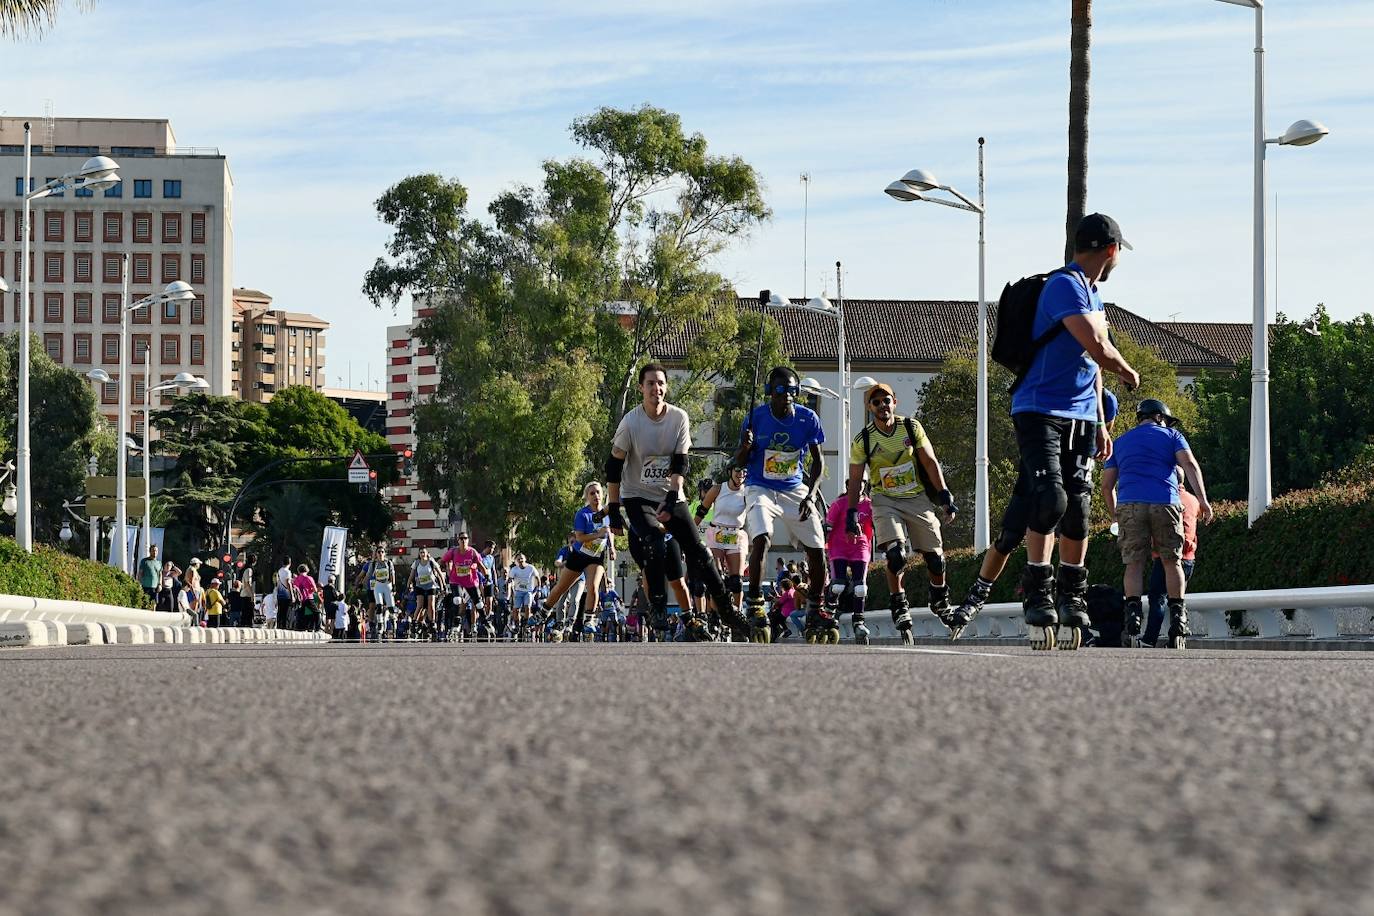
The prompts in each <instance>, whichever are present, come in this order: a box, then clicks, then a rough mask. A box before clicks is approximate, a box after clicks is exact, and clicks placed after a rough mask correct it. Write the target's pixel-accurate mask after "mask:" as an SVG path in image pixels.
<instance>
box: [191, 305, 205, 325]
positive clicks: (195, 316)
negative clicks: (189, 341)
mask: <svg viewBox="0 0 1374 916" xmlns="http://www.w3.org/2000/svg"><path fill="white" fill-rule="evenodd" d="M191 324H205V300H204V299H192V300H191Z"/></svg>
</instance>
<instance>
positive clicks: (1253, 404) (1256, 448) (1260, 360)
mask: <svg viewBox="0 0 1374 916" xmlns="http://www.w3.org/2000/svg"><path fill="white" fill-rule="evenodd" d="M1220 2H1222V3H1230V4H1231V5H1233V6H1247V7H1250V8H1251V9H1253V10H1254V11H1255V150H1254V153H1255V175H1254V179H1255V225H1254V241H1255V244H1254V255H1253V256H1254V276H1253V280H1252V295H1253V298H1254V327H1253V329H1252V336H1251V340H1250V491H1249V515H1250V525H1251V526H1252V527H1253V526H1254V524H1255V522H1256V521H1258V520H1259V517H1260V516H1261V515H1263V514H1264V511H1265V510H1266V509H1268V508H1269V503H1270V502H1271V501H1272V477H1273V475H1272V473H1271V469H1270V465H1269V451H1270V441H1269V440H1270V437H1269V303H1268V296H1267V294H1266V289H1265V263H1264V256H1265V244H1266V240H1265V231H1266V226H1265V221H1266V219H1267V217H1266V214H1265V209H1264V198H1265V194H1266V193H1267V192H1266V190H1265V184H1266V181H1267V175H1266V169H1265V153H1266V148H1267V147H1268V145H1269V144H1271V143H1277V144H1279V145H1280V146H1308V145H1310V144H1313V143H1316V142H1317V141H1318V140H1320V139H1321V138H1322V137H1325V136H1326V135H1327V133H1328V131H1327V129H1326V128H1325V127H1324V126H1322V125H1321V124H1319V123H1317V122H1316V121H1295V122H1294V123H1293V124H1292V125H1291V126H1290V127H1289V128H1288V130H1286V131H1284V133H1283V136H1281V137H1276V138H1273V139H1267V138H1266V137H1265V136H1264V133H1265V131H1264V0H1220Z"/></svg>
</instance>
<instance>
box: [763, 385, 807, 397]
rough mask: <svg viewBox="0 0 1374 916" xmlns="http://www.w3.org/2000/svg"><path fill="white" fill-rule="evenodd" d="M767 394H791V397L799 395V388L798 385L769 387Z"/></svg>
mask: <svg viewBox="0 0 1374 916" xmlns="http://www.w3.org/2000/svg"><path fill="white" fill-rule="evenodd" d="M768 393H769V394H791V395H796V394H799V393H801V386H799V385H774V386H773V387H771V388H769V389H768Z"/></svg>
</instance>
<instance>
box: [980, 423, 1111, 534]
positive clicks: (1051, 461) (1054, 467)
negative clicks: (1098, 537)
mask: <svg viewBox="0 0 1374 916" xmlns="http://www.w3.org/2000/svg"><path fill="white" fill-rule="evenodd" d="M1012 422H1013V424H1015V426H1016V445H1017V447H1018V448H1019V449H1020V452H1021V464H1020V472H1019V473H1018V474H1017V476H1016V488H1015V490H1014V491H1013V492H1012V498H1011V502H1010V503H1009V504H1008V505H1007V514H1006V516H1005V517H1004V518H1003V521H1002V528H1003V529H1004V531H1003V537H1004V538H1006V537H1007V536H1008V534H1009V525H1011V524H1017V523H1019V522H1021V521H1022V519H1024V525H1023V526H1022V529H1021V530H1022V533H1024V532H1025V531H1027V530H1029V531H1034V532H1035V533H1037V534H1053V533H1054V531H1055V529H1056V528H1058V529H1059V533H1060V534H1061V535H1062V536H1064V537H1066V538H1068V539H1069V540H1072V541H1081V540H1083V539H1084V538H1086V537H1087V535H1088V516H1089V513H1090V512H1091V511H1092V486H1093V463H1094V462H1093V455H1094V454H1095V453H1096V452H1097V426H1096V424H1095V423H1093V422H1092V421H1090V420H1067V419H1064V418H1063V417H1051V416H1048V415H1046V414H1039V413H1019V414H1016V415H1015V416H1014V417H1012ZM1018 516H1019V517H1018ZM1017 543H1020V541H1019V538H1018V540H1017V541H1016V542H1015V543H1013V544H1012V545H1011V546H1012V549H1015V546H1016V544H1017ZM1003 552H1004V553H1010V552H1011V551H1009V550H1008V551H1003Z"/></svg>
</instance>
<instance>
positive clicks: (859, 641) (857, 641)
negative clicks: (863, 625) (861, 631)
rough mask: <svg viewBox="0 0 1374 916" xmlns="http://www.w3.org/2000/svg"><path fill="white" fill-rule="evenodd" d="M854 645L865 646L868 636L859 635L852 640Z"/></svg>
mask: <svg viewBox="0 0 1374 916" xmlns="http://www.w3.org/2000/svg"><path fill="white" fill-rule="evenodd" d="M854 645H856V646H866V645H868V637H867V636H860V637H858V638H857V639H855V640H854Z"/></svg>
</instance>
